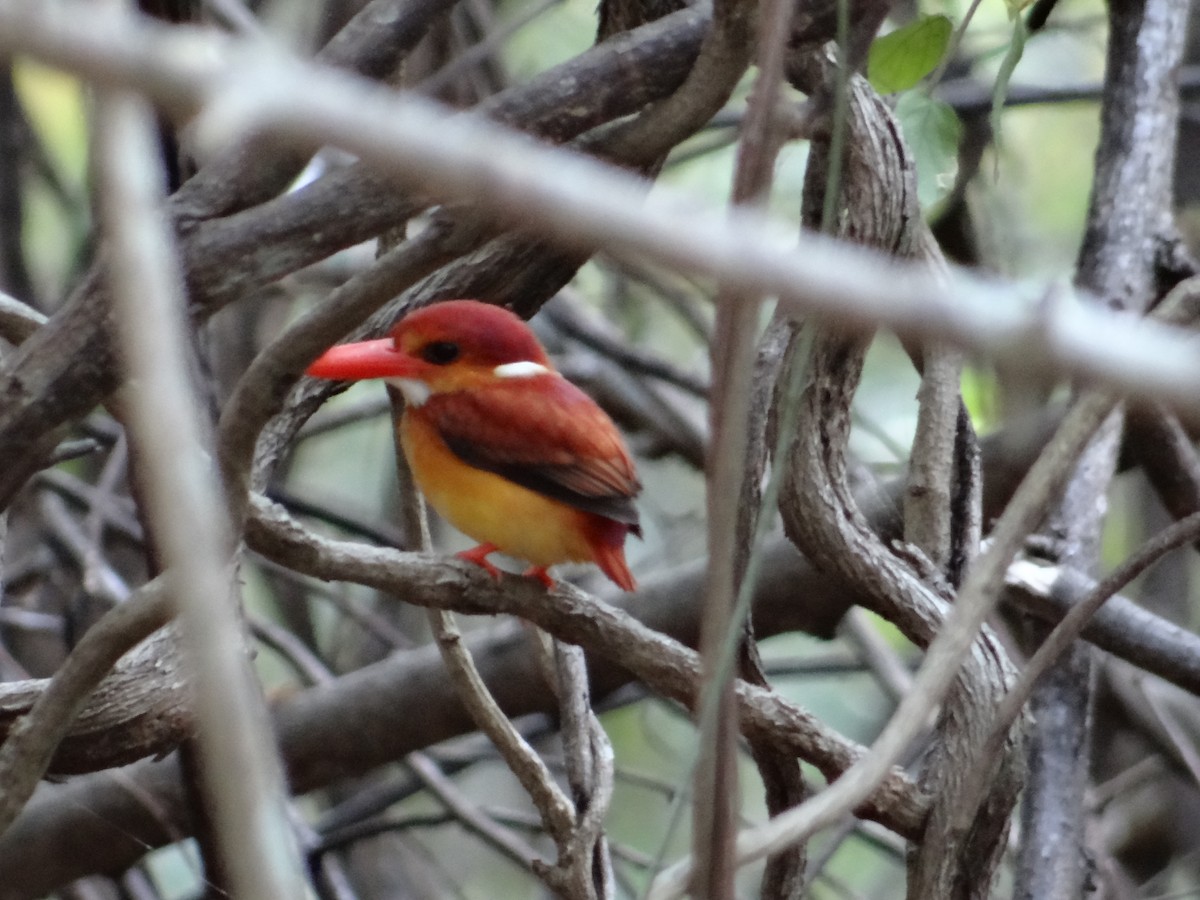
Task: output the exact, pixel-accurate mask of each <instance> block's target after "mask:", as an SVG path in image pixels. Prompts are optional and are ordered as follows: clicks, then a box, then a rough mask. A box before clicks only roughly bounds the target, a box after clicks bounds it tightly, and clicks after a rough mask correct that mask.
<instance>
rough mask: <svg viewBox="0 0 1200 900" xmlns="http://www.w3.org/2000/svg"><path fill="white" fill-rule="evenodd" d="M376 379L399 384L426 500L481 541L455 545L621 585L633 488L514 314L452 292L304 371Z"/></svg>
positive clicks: (594, 409)
mask: <svg viewBox="0 0 1200 900" xmlns="http://www.w3.org/2000/svg"><path fill="white" fill-rule="evenodd" d="M308 373H309V374H310V375H316V376H319V377H322V378H336V379H360V378H384V379H386V380H387V381H388V382H389V383H391V384H394V385H396V386H397V387H399V388H400V390H401V391H402V392H403V393H404V396H405V400H406V401H407V402H406V406H405V412H404V416H403V418H402V420H401V424H400V437H401V445H402V446H403V448H404V454H405V457H406V458H407V459H408V463H409V466H410V467H411V468H412V472H413V477H414V478H415V480H416V482H417V485H418V486H419V487H420V489H421V491H422V493H424V494H425V497H426V499H428V501H429V503H430V505H432V506H433V508H434V509H436V510H437V511H438V512H439V513H440V514H441V515H442V517H443V518H445V519H446V520H447V521H449V522H450V523H451V524H453V525H454V526H455V527H456V528H458V529H459V530H460V531H462V532H463V533H464V534H466V535H468V536H469V537H471V538H474V539H475V540H477V541H480V545H479V546H478V547H476V548H475V549H473V550H468V551H465V552H464V553H461V554H459V555H460V556H462V557H463V558H465V559H469V560H471V561H473V562H476V563H478V564H479V565H482V566H483V567H484V568H486V569H488V570H489V571H490V572H492V573H494V574H497V573H496V569H495V568H494V567H493V566H492V565H491V564H490V563H489V562H488V561H487V559H486V557H487V555H488V554H489V553H491V552H493V551H496V550H499V551H501V552H503V553H507V554H509V555H511V556H515V557H517V558H519V559H524V560H526V561H527V562H529V563H531V564H532V568H530V570H529V571H528V572H527V573H526V574H529V575H532V576H534V577H536V578H538V579H540V580H541V581H542V582H543V583H545V584H546V585H547V586H551V585H552V584H553V582H552V580H551V579H550V576H549V575H548V574H547V571H546V570H547V569H548V567H550V566H552V565H554V564H556V563H561V562H593V563H595V564H596V565H597V566H599V567H600V569H601V571H603V572H604V574H605V575H607V576H608V577H609V578H611V579H612V580H613V581H614V582H615V583H616V584H617V585H619V586H620V587H621V588H623V589H624V590H627V591H631V590H633V589H634V580H633V575H632V574H631V573H630V571H629V566H628V565H627V564H626V562H625V550H624V547H625V537H626V535H627V534H629V533H630V532H632V533H634V534H638V535H640V534H641V531H640V528H639V525H638V516H637V510H636V508H635V507H634V503H633V500H634V498H635V497H636V496H637V494H638V493H639V492H640V491H641V484H640V482H639V481H638V477H637V472H636V470H635V469H634V466H633V461H632V460H631V459H630V457H629V451H628V450H627V449H626V447H625V443H624V441H623V440H622V439H621V435H620V433H619V432H618V431H617V429H616V426H615V425H613V423H612V420H611V419H609V417H608V416H607V415H606V414H605V413H604V411H603V410H601V409H600V407H598V406H597V405H596V404H595V403H594V402H593V401H592V400H591V398H590V397H588V396H587V395H586V394H584V393H583V391H581V390H579V388H577V387H575V385H573V384H571V383H570V382H569V381H567V380H566V379H565V378H563V377H562V376H561V375H559V374H558V373H557V372H555V371H554V369H553V368H552V366H551V365H550V360H549V358H548V357H547V356H546V352H545V350H543V349H542V346H541V344H539V343H538V340H537V338H536V337H535V336H534V334H533V332H532V331H530V330H529V328H528V326H526V325H525V323H524V322H522V321H521V320H520V319H519V318H518V317H517V316H516V315H514V314H513V313H511V312H509V311H507V310H504V309H500V308H499V307H495V306H489V305H487V304H484V303H479V302H477V301H474V300H451V301H447V302H444V303H439V304H436V305H434V306H430V307H426V308H424V309H420V310H417V311H415V312H413V313H410V314H409V315H407V316H405V317H404V318H403V319H401V320H400V321H399V322H398V323H397V325H396V327H395V328H394V329H393V330H392V335H391V337H390V338H387V339H383V340H378V341H365V342H362V343H358V344H346V345H342V346H339V347H334V348H333V349H331V350H329V351H327V352H326V353H325V354H324V355H323V356H321V358H320V359H318V360H317V361H316V362H314V363H313V364H312V366H310V367H309V370H308Z"/></svg>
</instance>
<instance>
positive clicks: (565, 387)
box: [418, 374, 642, 533]
mask: <svg viewBox="0 0 1200 900" xmlns="http://www.w3.org/2000/svg"><path fill="white" fill-rule="evenodd" d="M418 414H419V415H421V416H422V417H423V418H425V419H426V421H428V422H430V423H431V424H432V425H433V426H434V428H436V430H437V432H438V434H439V435H441V438H442V440H443V441H445V443H446V446H447V447H449V448H450V450H451V452H453V453H454V454H455V455H456V456H458V458H459V459H461V460H462V461H463V462H465V463H467V464H468V465H471V466H475V467H476V468H478V469H484V470H485V471H488V472H492V473H494V474H496V475H499V476H501V477H502V478H507V479H508V480H509V481H512V482H514V483H516V484H519V485H521V486H522V487H526V488H529V489H530V490H532V491H536V492H538V493H539V494H543V495H545V496H547V497H550V498H552V499H555V500H559V501H561V502H563V503H566V504H568V505H570V506H574V507H576V508H578V509H582V510H585V511H587V512H594V513H597V514H598V515H601V516H604V517H606V518H609V519H613V520H615V521H617V522H623V523H625V524H627V525H629V526H630V529H631V530H633V531H634V532H635V533H637V532H638V514H637V509H636V508H635V507H634V504H633V498H634V497H636V496H637V494H638V493H639V492H640V491H641V489H642V485H641V482H639V481H638V477H637V473H636V471H635V470H634V467H633V462H632V460H630V458H629V452H628V451H627V450H626V449H625V444H624V442H623V441H622V440H621V436H620V433H619V432H618V431H617V429H616V426H615V425H613V423H612V420H611V419H609V417H608V416H607V415H606V414H605V413H604V411H603V410H601V409H600V407H598V406H597V405H596V404H595V403H594V402H593V401H592V399H591V398H590V397H588V396H587V394H585V393H583V391H581V390H580V389H579V388H577V387H575V386H574V385H573V384H571V383H570V382H569V381H567V380H566V379H564V378H562V377H561V376H559V375H556V374H551V375H539V376H536V377H533V378H521V379H513V380H511V381H499V382H494V383H491V384H488V385H484V386H480V387H476V388H472V389H471V390H468V391H456V392H452V393H445V394H435V395H433V396H432V397H430V398H429V400H428V401H427V402H426V403H424V404H423V405H422V406H421V407H420V411H419V413H418Z"/></svg>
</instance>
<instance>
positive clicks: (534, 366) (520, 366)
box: [492, 360, 550, 378]
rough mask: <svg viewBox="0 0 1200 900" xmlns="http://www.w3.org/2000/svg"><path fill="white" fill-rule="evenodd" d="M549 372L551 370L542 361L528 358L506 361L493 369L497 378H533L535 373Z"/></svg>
mask: <svg viewBox="0 0 1200 900" xmlns="http://www.w3.org/2000/svg"><path fill="white" fill-rule="evenodd" d="M549 373H550V370H549V369H547V368H546V367H545V366H543V365H542V364H541V363H535V362H529V361H528V360H521V361H520V362H510V363H505V364H504V365H502V366H496V368H494V369H493V370H492V374H493V375H495V376H496V377H497V378H532V377H533V376H534V375H548V374H549Z"/></svg>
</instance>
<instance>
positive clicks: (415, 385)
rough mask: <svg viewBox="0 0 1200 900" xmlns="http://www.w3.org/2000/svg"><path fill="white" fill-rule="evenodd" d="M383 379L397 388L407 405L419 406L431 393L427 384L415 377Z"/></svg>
mask: <svg viewBox="0 0 1200 900" xmlns="http://www.w3.org/2000/svg"><path fill="white" fill-rule="evenodd" d="M384 381H386V382H387V383H388V384H390V385H391V386H392V387H394V388H398V389H399V391H400V393H402V394H403V395H404V402H405V403H407V404H408V405H409V406H420V405H421V404H422V403H424V402H425V401H426V400H428V399H429V395H430V394H432V393H433V391H431V390H430V389H429V385H427V384H426V383H425V382H423V381H418V380H417V379H415V378H385V379H384Z"/></svg>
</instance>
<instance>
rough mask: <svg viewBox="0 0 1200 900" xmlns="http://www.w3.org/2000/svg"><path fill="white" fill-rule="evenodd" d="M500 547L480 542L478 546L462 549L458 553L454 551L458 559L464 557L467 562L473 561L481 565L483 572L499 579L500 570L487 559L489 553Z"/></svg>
mask: <svg viewBox="0 0 1200 900" xmlns="http://www.w3.org/2000/svg"><path fill="white" fill-rule="evenodd" d="M499 549H500V548H499V547H497V546H496V545H495V544H480V545H479V546H478V547H472V548H471V549H470V550H463V551H462V552H460V553H455V554H454V555H455V556H457V557H458V558H459V559H465V560H466V561H467V562H472V563H475V565H477V566H481V567H482V568H483V570H484V571H485V572H487V573H488V574H489V575H491V576H492V577H493V578H495V579H496V580H497V581H499V580H500V570H499V569H497V568H496V567H495V566H493V565H492V564H491V563H490V562H488V561H487V558H488V554H489V553H495V552H496V551H497V550H499Z"/></svg>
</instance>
